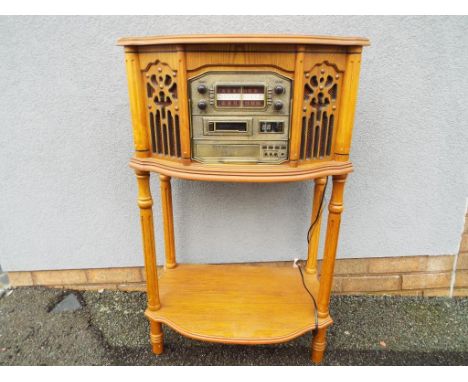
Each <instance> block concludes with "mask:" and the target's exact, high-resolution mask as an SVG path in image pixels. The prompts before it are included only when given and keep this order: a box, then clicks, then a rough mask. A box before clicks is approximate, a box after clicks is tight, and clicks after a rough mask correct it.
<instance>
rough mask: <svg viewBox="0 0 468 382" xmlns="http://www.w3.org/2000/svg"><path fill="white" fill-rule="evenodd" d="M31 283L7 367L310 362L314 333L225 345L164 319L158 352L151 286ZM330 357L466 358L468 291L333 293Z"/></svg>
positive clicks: (9, 330) (3, 342) (7, 316)
mask: <svg viewBox="0 0 468 382" xmlns="http://www.w3.org/2000/svg"><path fill="white" fill-rule="evenodd" d="M69 293H70V292H69V291H63V290H59V289H46V288H38V287H25V288H17V289H14V290H13V293H11V294H10V295H8V296H7V295H5V296H4V297H3V298H1V299H0V365H311V363H310V361H309V357H310V344H311V338H312V337H311V333H308V334H305V335H303V336H301V337H299V338H297V339H295V340H293V341H290V342H287V343H284V344H277V345H256V346H241V345H221V344H212V343H207V342H201V341H196V340H190V339H187V338H185V337H183V336H181V335H179V334H178V333H176V332H175V331H173V330H171V329H170V328H168V327H167V326H165V325H164V326H163V327H164V335H165V351H164V353H163V354H162V355H161V356H159V357H157V356H155V355H154V354H153V353H152V352H151V346H150V344H149V338H148V333H149V325H148V322H147V320H146V318H145V317H144V316H143V311H144V309H145V306H146V300H145V298H146V297H145V294H144V293H139V292H117V291H104V292H102V293H98V292H81V293H80V292H74V294H75V296H76V298H77V299H78V301H79V303H80V305H81V306H82V308H81V309H79V310H76V311H74V312H69V311H65V312H60V313H52V312H51V310H52V309H53V308H54V306H56V305H57V303H59V302H60V301H61V300H63V299H64V297H66V295H68V294H69ZM330 310H331V313H332V316H333V318H334V320H335V324H334V325H333V326H332V327H331V328H330V330H329V331H328V337H327V339H328V347H327V351H326V355H325V362H324V364H325V365H468V335H467V334H468V298H453V299H448V298H421V297H374V296H334V297H333V298H332V302H331V307H330Z"/></svg>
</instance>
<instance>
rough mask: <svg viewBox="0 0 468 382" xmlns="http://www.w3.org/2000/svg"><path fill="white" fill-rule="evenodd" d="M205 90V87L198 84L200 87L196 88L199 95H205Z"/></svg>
mask: <svg viewBox="0 0 468 382" xmlns="http://www.w3.org/2000/svg"><path fill="white" fill-rule="evenodd" d="M207 90H208V88H207V87H206V85H203V84H200V85H198V86H197V91H198V92H199V93H200V94H205V93H206V91H207Z"/></svg>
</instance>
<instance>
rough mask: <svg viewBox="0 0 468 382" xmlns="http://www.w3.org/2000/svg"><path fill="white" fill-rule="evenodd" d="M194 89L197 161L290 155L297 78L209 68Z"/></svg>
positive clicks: (192, 107)
mask: <svg viewBox="0 0 468 382" xmlns="http://www.w3.org/2000/svg"><path fill="white" fill-rule="evenodd" d="M189 89H190V110H191V140H192V159H193V160H196V161H199V162H205V163H229V162H232V163H243V162H245V163H281V162H285V161H287V160H288V149H289V147H288V146H289V131H290V129H289V126H290V110H291V80H289V79H287V78H285V77H282V76H281V75H279V74H276V73H272V72H242V71H240V72H207V73H204V74H203V75H200V76H198V77H196V78H194V79H192V80H191V81H190V84H189Z"/></svg>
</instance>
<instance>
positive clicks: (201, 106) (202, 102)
mask: <svg viewBox="0 0 468 382" xmlns="http://www.w3.org/2000/svg"><path fill="white" fill-rule="evenodd" d="M197 106H198V108H199V109H200V110H205V109H206V107H207V106H208V104H207V103H206V101H205V100H204V99H202V100H200V101H198V105H197Z"/></svg>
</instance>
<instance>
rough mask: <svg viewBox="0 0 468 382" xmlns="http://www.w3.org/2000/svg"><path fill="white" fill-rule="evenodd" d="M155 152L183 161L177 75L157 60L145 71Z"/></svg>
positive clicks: (149, 117)
mask: <svg viewBox="0 0 468 382" xmlns="http://www.w3.org/2000/svg"><path fill="white" fill-rule="evenodd" d="M144 74H145V86H146V95H147V97H148V109H149V112H148V119H149V126H150V133H151V149H152V151H153V153H155V154H157V155H161V156H169V157H178V158H180V157H181V149H180V125H179V102H178V95H177V72H176V71H175V70H173V69H171V68H170V67H169V65H167V64H165V63H162V62H160V61H159V60H157V61H156V62H154V63H151V64H149V65H148V66H147V68H146V69H145V70H144Z"/></svg>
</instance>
